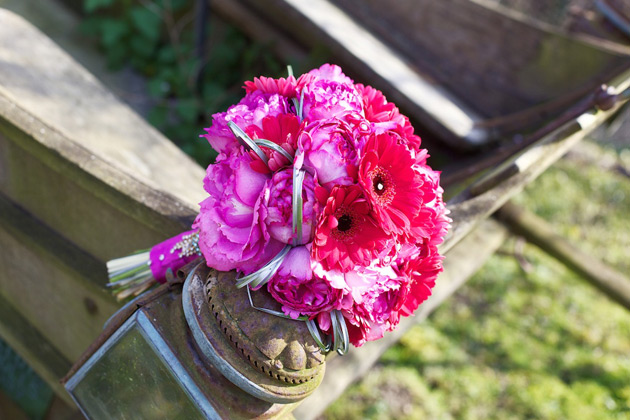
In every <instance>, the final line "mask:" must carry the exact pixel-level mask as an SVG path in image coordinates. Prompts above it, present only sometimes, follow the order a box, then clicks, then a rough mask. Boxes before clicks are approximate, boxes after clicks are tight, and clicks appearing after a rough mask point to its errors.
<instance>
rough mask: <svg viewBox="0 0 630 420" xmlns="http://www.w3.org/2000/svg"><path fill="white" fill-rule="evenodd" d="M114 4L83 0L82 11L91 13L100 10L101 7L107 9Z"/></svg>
mask: <svg viewBox="0 0 630 420" xmlns="http://www.w3.org/2000/svg"><path fill="white" fill-rule="evenodd" d="M112 4H114V0H85V3H83V9H84V10H85V11H86V12H87V13H92V12H93V11H95V10H97V9H102V8H103V7H108V6H111V5H112Z"/></svg>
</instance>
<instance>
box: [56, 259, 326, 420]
mask: <svg viewBox="0 0 630 420" xmlns="http://www.w3.org/2000/svg"><path fill="white" fill-rule="evenodd" d="M178 278H179V279H180V283H179V284H177V282H171V283H169V284H166V285H163V286H161V287H160V288H158V289H155V290H153V291H151V292H148V293H146V294H144V295H141V296H140V297H139V298H136V299H135V300H134V301H132V302H130V303H128V304H127V305H126V306H124V307H123V308H121V309H120V310H119V311H118V312H117V313H116V314H115V315H114V316H113V317H112V319H110V320H109V321H108V323H107V324H106V326H105V330H104V332H103V334H102V336H101V337H99V339H97V341H96V342H95V343H93V344H92V346H91V347H90V348H89V349H88V350H87V351H86V353H85V354H84V356H83V357H81V359H80V360H79V361H78V362H77V363H76V364H75V366H74V367H73V369H72V370H71V371H70V372H69V374H68V376H67V377H66V378H65V379H64V381H65V387H66V389H67V390H68V392H69V393H70V394H71V395H72V397H73V399H74V400H75V401H76V403H77V405H78V406H79V408H80V409H81V410H82V412H83V414H84V415H85V416H86V417H87V418H89V419H112V418H186V419H194V418H254V417H256V418H258V417H263V418H267V417H275V416H283V415H285V414H288V413H289V412H290V411H291V410H292V409H293V408H295V406H296V405H297V403H298V402H299V401H300V400H301V399H303V398H305V397H306V396H308V395H309V394H310V393H311V392H312V391H314V390H315V388H317V386H318V385H319V383H320V382H321V380H322V378H323V375H324V369H325V360H324V358H325V357H324V354H323V353H322V351H321V350H320V348H319V346H318V345H317V344H316V343H315V342H314V341H313V338H312V337H311V335H310V333H309V332H308V328H307V326H306V324H305V323H303V322H294V321H292V320H288V319H284V318H280V317H277V316H274V315H270V314H267V313H265V312H261V311H259V310H257V309H256V308H254V307H253V306H252V305H251V304H250V300H249V297H248V294H247V291H246V290H243V289H236V288H235V287H234V286H233V285H234V273H221V272H217V271H215V270H212V269H209V268H207V267H205V264H203V263H199V262H195V263H193V264H190V265H188V266H187V267H185V268H184V269H182V270H180V272H179V273H178ZM181 282H183V285H182V283H181ZM254 298H255V299H256V305H257V306H265V307H271V308H274V305H276V306H277V305H278V304H277V303H276V302H275V301H274V300H273V299H272V298H271V297H270V296H268V295H266V292H256V293H254ZM276 309H277V308H276Z"/></svg>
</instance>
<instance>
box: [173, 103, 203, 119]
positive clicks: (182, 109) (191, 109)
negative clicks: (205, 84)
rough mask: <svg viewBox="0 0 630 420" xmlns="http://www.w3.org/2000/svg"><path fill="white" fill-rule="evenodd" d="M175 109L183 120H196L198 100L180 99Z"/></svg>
mask: <svg viewBox="0 0 630 420" xmlns="http://www.w3.org/2000/svg"><path fill="white" fill-rule="evenodd" d="M175 110H176V111H177V115H179V116H180V117H181V118H182V119H183V120H184V121H187V122H193V121H196V120H197V118H199V101H198V100H197V99H196V98H187V99H180V100H179V101H178V102H177V105H175Z"/></svg>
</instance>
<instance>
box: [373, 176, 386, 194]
mask: <svg viewBox="0 0 630 420" xmlns="http://www.w3.org/2000/svg"><path fill="white" fill-rule="evenodd" d="M372 185H373V186H374V192H375V193H377V194H378V195H381V194H383V192H384V191H385V181H384V180H383V178H381V176H380V175H377V176H376V177H375V178H374V179H373V180H372Z"/></svg>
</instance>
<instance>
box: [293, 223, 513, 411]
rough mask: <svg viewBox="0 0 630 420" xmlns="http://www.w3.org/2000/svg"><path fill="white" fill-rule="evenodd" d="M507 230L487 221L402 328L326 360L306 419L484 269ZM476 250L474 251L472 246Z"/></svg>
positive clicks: (453, 252)
mask: <svg viewBox="0 0 630 420" xmlns="http://www.w3.org/2000/svg"><path fill="white" fill-rule="evenodd" d="M506 237H507V230H506V229H505V228H504V227H503V226H501V225H500V224H499V223H497V222H495V221H493V220H491V219H490V220H485V221H484V222H483V223H482V224H481V225H480V227H479V229H477V230H475V231H474V232H473V233H472V234H471V235H470V236H468V237H467V238H465V239H464V240H462V241H461V242H459V243H458V244H457V245H455V246H454V247H453V248H451V249H450V250H449V252H448V253H447V255H446V258H445V260H444V272H443V273H442V274H441V275H440V278H439V279H438V282H437V284H436V286H435V288H434V289H433V295H432V296H431V297H430V298H429V299H428V300H427V301H426V302H424V303H423V304H422V305H421V306H420V308H418V311H417V312H416V314H415V315H414V316H413V317H411V318H404V319H402V320H401V321H400V325H399V326H398V329H397V330H396V331H393V332H389V333H386V334H385V337H383V338H382V339H380V340H377V341H372V342H369V343H366V344H365V345H364V346H363V347H361V348H360V349H351V351H350V352H349V353H348V354H347V355H345V356H343V357H339V356H332V357H330V358H329V359H328V360H327V361H326V376H325V377H324V380H323V382H322V384H321V385H320V387H319V388H318V389H317V390H316V391H315V393H313V395H311V396H310V397H309V398H307V399H306V400H304V402H303V403H302V404H301V405H300V406H299V407H298V408H297V409H296V410H295V412H294V414H295V416H296V418H299V419H303V420H310V419H314V418H316V417H317V416H319V415H320V414H321V413H322V412H323V411H324V410H325V409H326V407H327V406H328V405H330V404H331V403H332V402H333V401H335V400H336V399H337V398H338V397H339V396H340V395H341V394H342V393H343V391H344V390H345V389H346V388H347V387H348V386H349V385H350V384H351V383H352V382H354V381H356V380H357V379H359V378H361V377H362V376H363V375H364V374H365V373H366V372H367V371H368V370H369V369H370V368H371V367H372V365H373V364H374V363H376V361H377V360H378V359H379V358H380V356H381V355H382V354H383V353H384V352H385V351H386V350H387V349H388V348H389V347H390V346H391V345H393V344H394V343H396V342H397V341H398V340H399V339H400V338H401V337H402V336H403V335H404V334H405V332H406V331H408V330H409V328H411V327H412V326H413V325H415V324H417V323H419V322H421V321H423V320H424V319H426V318H427V317H428V316H429V314H430V313H431V312H433V311H434V310H435V309H436V308H437V307H438V306H439V305H440V304H441V303H442V302H444V301H445V300H446V299H447V298H448V297H449V296H451V295H452V294H453V293H454V292H455V291H456V290H457V289H458V288H459V287H461V286H462V285H463V284H464V282H465V281H466V280H468V278H470V276H472V275H473V274H474V273H475V272H476V271H477V270H479V269H480V268H481V266H482V265H483V264H484V262H485V261H486V259H487V258H489V257H490V256H491V255H492V254H493V253H494V251H495V250H496V249H497V248H498V247H499V246H500V245H501V244H502V243H503V242H504V241H505V238H506ZM473 248H474V249H475V252H474V253H473V252H470V250H471V249H473Z"/></svg>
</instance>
